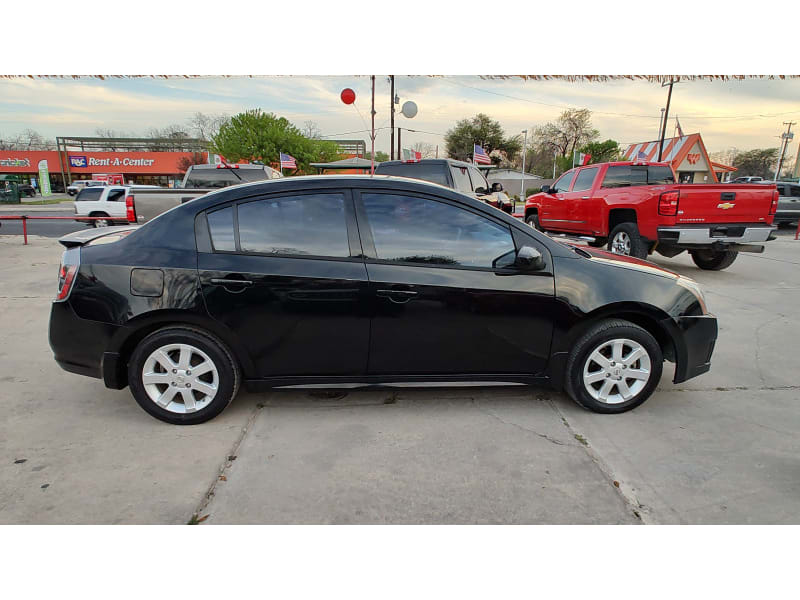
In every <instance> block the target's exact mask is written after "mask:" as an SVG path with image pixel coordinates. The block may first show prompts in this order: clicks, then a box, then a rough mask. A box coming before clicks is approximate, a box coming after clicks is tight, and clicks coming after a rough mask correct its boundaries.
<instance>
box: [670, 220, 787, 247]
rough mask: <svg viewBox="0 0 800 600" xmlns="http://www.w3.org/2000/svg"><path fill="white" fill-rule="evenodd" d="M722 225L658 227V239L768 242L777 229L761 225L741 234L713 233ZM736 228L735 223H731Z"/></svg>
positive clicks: (700, 242) (703, 242)
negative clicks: (723, 234) (724, 234)
mask: <svg viewBox="0 0 800 600" xmlns="http://www.w3.org/2000/svg"><path fill="white" fill-rule="evenodd" d="M721 227H724V226H721V225H710V226H708V227H663V228H659V229H658V239H659V241H661V240H663V241H664V242H667V241H669V242H670V243H677V244H680V245H682V246H683V245H689V246H691V245H698V246H701V245H709V244H716V243H719V242H722V243H723V244H752V243H759V242H766V241H767V240H768V239H769V237H770V235H771V234H772V232H773V231H775V230H776V229H777V227H774V226H772V225H769V226H760V227H745V228H744V232H742V234H741V235H736V236H720V235H712V234H711V232H712V230H715V229H717V228H721ZM730 228H731V229H735V228H736V226H735V225H730Z"/></svg>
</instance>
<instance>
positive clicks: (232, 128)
mask: <svg viewBox="0 0 800 600" xmlns="http://www.w3.org/2000/svg"><path fill="white" fill-rule="evenodd" d="M212 148H213V150H214V152H216V153H217V154H221V155H222V156H224V157H225V159H226V160H229V161H232V162H238V161H240V160H248V161H256V160H257V161H262V162H264V163H265V164H269V163H276V162H278V161H279V160H280V157H279V153H280V152H283V153H284V154H290V155H292V156H293V157H294V158H295V160H296V161H297V166H298V170H297V171H296V173H306V172H310V167H309V164H310V163H312V162H330V161H332V160H338V159H339V158H341V156H340V154H339V147H338V146H337V145H336V144H335V143H334V142H329V141H323V140H317V139H309V138H307V137H305V136H304V135H303V134H302V133H301V132H300V130H299V129H298V128H297V127H295V126H294V125H292V124H291V123H290V122H289V121H288V120H286V119H285V118H284V117H277V116H275V115H274V114H273V113H265V112H263V111H262V110H261V109H260V108H257V109H254V110H248V111H245V112H243V113H239V114H238V115H234V116H233V117H231V118H230V119H228V120H227V121H225V122H224V123H223V124H222V125H221V126H220V128H219V131H218V132H217V134H216V135H214V136H213V137H212Z"/></svg>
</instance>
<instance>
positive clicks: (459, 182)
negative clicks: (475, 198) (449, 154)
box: [450, 165, 472, 192]
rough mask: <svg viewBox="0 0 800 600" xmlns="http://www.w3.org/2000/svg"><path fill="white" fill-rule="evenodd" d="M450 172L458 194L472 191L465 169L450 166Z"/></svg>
mask: <svg viewBox="0 0 800 600" xmlns="http://www.w3.org/2000/svg"><path fill="white" fill-rule="evenodd" d="M450 172H451V173H452V174H453V183H454V184H455V189H457V190H458V191H459V192H471V191H472V183H471V182H470V180H469V173H467V167H458V166H456V165H451V166H450Z"/></svg>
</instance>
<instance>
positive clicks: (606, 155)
mask: <svg viewBox="0 0 800 600" xmlns="http://www.w3.org/2000/svg"><path fill="white" fill-rule="evenodd" d="M578 152H582V153H583V154H591V155H592V158H591V161H590V162H591V163H593V164H595V163H602V162H613V161H615V160H619V159H620V156H621V155H622V148H620V147H619V143H617V142H615V141H614V140H606V141H605V142H589V143H588V144H585V145H584V146H581V147H580V149H579V150H578Z"/></svg>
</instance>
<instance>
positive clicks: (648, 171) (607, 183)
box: [602, 165, 675, 188]
mask: <svg viewBox="0 0 800 600" xmlns="http://www.w3.org/2000/svg"><path fill="white" fill-rule="evenodd" d="M667 183H675V177H674V176H673V175H672V169H670V168H669V167H664V166H653V165H647V166H645V165H617V166H612V167H608V171H606V176H605V177H604V178H603V185H602V187H604V188H618V187H631V186H635V185H663V184H667Z"/></svg>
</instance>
